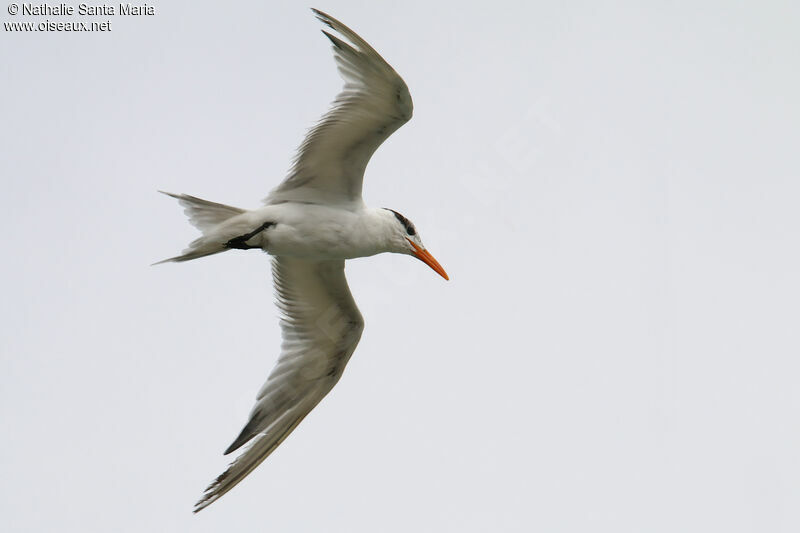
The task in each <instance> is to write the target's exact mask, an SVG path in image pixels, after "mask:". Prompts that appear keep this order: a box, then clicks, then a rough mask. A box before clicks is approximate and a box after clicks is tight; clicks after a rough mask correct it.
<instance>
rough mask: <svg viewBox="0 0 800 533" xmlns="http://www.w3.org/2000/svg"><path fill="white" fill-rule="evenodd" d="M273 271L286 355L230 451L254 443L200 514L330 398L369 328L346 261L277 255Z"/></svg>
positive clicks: (213, 488) (209, 494)
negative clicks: (355, 297) (349, 280)
mask: <svg viewBox="0 0 800 533" xmlns="http://www.w3.org/2000/svg"><path fill="white" fill-rule="evenodd" d="M272 275H273V279H274V282H275V289H276V295H277V303H278V307H279V309H280V311H281V313H282V318H281V329H282V333H283V344H282V346H281V356H280V358H279V359H278V363H277V364H276V365H275V368H273V369H272V372H271V373H270V375H269V378H268V379H267V382H266V383H265V384H264V386H263V387H262V388H261V391H260V392H259V393H258V397H257V401H256V405H255V407H254V408H253V411H252V413H251V414H250V421H249V422H248V423H247V424H246V425H245V427H244V429H242V432H241V434H240V435H239V436H238V437H237V438H236V440H235V441H234V442H233V444H231V445H230V447H228V449H227V450H226V451H225V453H226V454H228V453H230V452H232V451H234V450H236V449H238V448H239V447H241V446H242V445H243V444H245V443H246V442H248V441H250V440H252V442H251V443H250V445H249V446H248V447H247V449H246V450H245V451H244V452H243V453H242V454H241V455H239V457H237V458H236V460H234V461H233V462H232V463H231V464H230V466H229V467H228V469H227V470H226V471H225V472H224V473H222V475H220V476H219V477H218V478H217V479H216V480H214V482H213V483H211V485H209V486H208V488H207V489H206V491H205V493H204V494H203V497H202V498H201V499H200V501H198V502H197V503H196V504H195V509H194V511H195V512H197V511H200V510H201V509H203V508H205V507H207V506H208V505H210V504H212V503H213V502H215V501H216V500H218V499H219V498H220V497H221V496H222V495H223V494H225V493H226V492H228V491H229V490H231V489H232V488H233V487H234V486H235V485H236V484H237V483H239V482H240V481H241V480H242V479H244V478H245V477H246V476H247V474H249V473H250V472H252V471H253V469H254V468H255V467H257V466H258V465H259V464H261V462H262V461H263V460H264V459H266V458H267V456H269V454H271V453H272V452H273V451H274V450H275V448H277V447H278V445H280V443H281V442H283V440H284V439H285V438H286V437H287V436H288V435H289V434H290V433H291V432H292V430H293V429H294V428H295V427H297V425H298V424H299V423H300V422H301V421H302V420H303V418H305V416H306V415H307V414H308V413H309V412H310V411H311V410H312V409H313V408H314V407H315V406H316V405H317V404H318V403H319V401H320V400H322V398H323V397H325V395H326V394H327V393H328V392H329V391H330V390H331V389H332V388H333V386H334V385H335V384H336V382H337V381H339V378H340V377H341V375H342V372H343V371H344V367H345V365H346V364H347V361H348V360H349V359H350V356H351V355H352V354H353V351H354V350H355V348H356V345H357V344H358V341H359V339H360V338H361V332H362V331H363V329H364V320H363V318H362V317H361V313H360V312H359V311H358V308H357V307H356V304H355V302H354V301H353V296H352V294H350V288H349V287H348V286H347V280H346V279H345V276H344V261H306V260H302V259H295V258H289V257H276V258H273V263H272Z"/></svg>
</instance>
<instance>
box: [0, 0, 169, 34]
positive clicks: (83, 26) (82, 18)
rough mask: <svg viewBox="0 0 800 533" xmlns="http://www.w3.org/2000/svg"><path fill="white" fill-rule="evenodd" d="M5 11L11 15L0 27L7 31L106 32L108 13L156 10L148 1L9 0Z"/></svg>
mask: <svg viewBox="0 0 800 533" xmlns="http://www.w3.org/2000/svg"><path fill="white" fill-rule="evenodd" d="M7 11H8V14H9V15H10V16H11V17H12V18H11V19H10V20H5V21H3V29H4V30H5V31H8V32H109V31H111V30H112V22H113V19H112V18H110V17H126V18H138V17H152V16H155V14H156V8H155V6H154V5H152V4H131V3H118V4H86V3H80V4H67V3H64V2H61V3H58V4H48V3H41V4H39V3H25V2H22V3H16V2H12V3H10V4H8V8H7ZM51 17H52V18H51ZM98 17H106V20H97V18H98ZM23 18H24V19H26V20H22V19H23Z"/></svg>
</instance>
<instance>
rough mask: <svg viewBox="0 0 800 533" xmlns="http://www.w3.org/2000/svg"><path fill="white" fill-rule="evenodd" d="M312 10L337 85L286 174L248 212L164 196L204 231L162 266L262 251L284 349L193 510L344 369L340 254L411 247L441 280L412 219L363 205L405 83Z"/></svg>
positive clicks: (346, 350) (346, 305) (262, 452)
mask: <svg viewBox="0 0 800 533" xmlns="http://www.w3.org/2000/svg"><path fill="white" fill-rule="evenodd" d="M312 11H313V12H314V14H315V15H316V16H317V18H318V19H319V20H321V21H322V22H323V23H325V24H326V25H327V26H328V28H329V29H330V30H332V33H329V32H328V31H326V30H322V32H323V33H324V34H325V35H326V36H327V37H328V39H330V41H331V43H333V52H334V58H335V60H336V65H337V67H338V70H339V73H340V74H341V76H342V77H343V78H344V81H345V84H344V88H343V89H342V91H341V92H340V93H339V94H338V96H337V97H336V99H335V100H334V102H333V104H332V106H331V108H330V109H329V110H328V112H327V113H326V114H325V115H324V116H323V117H322V119H320V121H319V122H318V123H317V124H316V126H314V127H313V128H312V129H311V130H310V131H309V133H308V134H307V135H306V137H305V139H304V140H303V142H302V144H301V145H300V148H299V150H298V153H297V155H296V157H295V160H294V164H293V166H292V168H291V170H290V171H289V175H288V177H287V178H286V179H285V180H284V181H283V182H282V183H281V184H280V185H278V186H277V187H276V188H275V189H273V190H272V192H271V193H270V194H269V195H268V196H267V197H266V198H265V199H264V205H263V206H262V207H260V208H257V209H253V210H245V209H239V208H237V207H231V206H228V205H223V204H219V203H215V202H209V201H207V200H202V199H200V198H196V197H194V196H189V195H185V194H171V193H165V194H168V195H169V196H172V197H174V198H177V199H178V201H179V202H180V204H181V205H182V206H183V207H184V208H185V213H186V215H187V216H188V217H189V221H190V222H191V223H192V224H193V225H194V226H196V227H197V228H198V229H199V230H200V231H201V232H202V236H201V237H200V238H198V239H196V240H195V241H193V242H192V243H190V244H189V247H188V248H187V249H185V250H184V251H183V253H182V254H181V255H178V256H176V257H171V258H169V259H165V260H164V261H161V263H164V262H169V261H172V262H180V261H188V260H190V259H197V258H199V257H204V256H208V255H212V254H217V253H220V252H224V251H227V250H231V249H237V250H249V249H261V250H263V251H265V252H267V253H268V254H269V255H271V256H272V275H273V281H274V284H275V290H276V300H277V306H278V308H279V310H280V312H281V321H280V324H281V332H282V338H283V343H282V345H281V353H280V357H279V358H278V361H277V363H276V365H275V367H274V368H273V370H272V371H271V372H270V374H269V377H268V379H267V381H266V383H264V385H263V387H262V388H261V390H260V391H259V393H258V395H257V397H256V404H255V406H254V407H253V410H252V412H251V413H250V419H249V421H248V422H247V424H246V425H245V426H244V429H242V431H241V433H240V434H239V436H238V437H236V439H235V440H234V441H233V443H232V444H231V445H230V446H229V447H228V449H227V450H225V454H226V455H227V454H229V453H231V452H234V451H236V450H238V449H239V448H240V447H242V446H243V445H245V444H247V445H248V446H247V447H246V448H245V450H244V451H243V452H242V453H241V454H240V455H239V456H238V457H237V458H236V459H235V460H234V461H233V462H232V463H231V464H230V466H229V467H228V469H227V470H226V471H225V472H224V473H222V474H221V475H220V476H219V477H217V478H216V480H214V481H213V482H212V483H211V484H210V485H209V486H208V488H207V489H206V491H205V493H204V494H203V496H202V498H201V499H200V501H198V502H197V503H196V504H195V509H194V511H195V512H197V511H200V510H201V509H204V508H205V507H207V506H208V505H210V504H212V503H213V502H215V501H216V500H218V499H219V498H220V497H221V496H222V495H224V494H225V493H226V492H228V491H229V490H231V488H233V487H234V486H235V485H236V484H237V483H239V482H240V481H241V480H242V479H244V478H245V477H246V476H247V475H248V474H249V473H250V472H252V471H253V469H254V468H256V467H257V466H258V465H259V464H260V463H261V462H262V461H263V460H264V459H266V458H267V456H269V455H270V453H272V452H273V451H274V450H275V448H277V447H278V445H280V444H281V442H283V440H284V439H285V438H286V437H287V436H288V435H289V434H290V433H291V432H292V430H294V428H296V427H297V425H298V424H299V423H300V422H301V421H302V420H303V418H304V417H305V416H306V415H308V413H309V412H310V411H311V410H312V409H313V408H314V407H315V406H316V405H317V404H318V403H319V402H320V400H322V398H323V397H325V395H326V394H327V393H328V392H330V390H331V389H332V388H333V386H334V385H335V384H336V382H337V381H338V380H339V378H340V377H341V376H342V372H343V371H344V367H345V365H346V364H347V361H348V360H349V359H350V356H351V355H352V354H353V351H354V350H355V348H356V345H357V344H358V341H359V339H360V338H361V333H362V331H363V329H364V320H363V318H362V316H361V313H360V312H359V310H358V307H356V304H355V302H354V301H353V296H352V294H351V293H350V289H349V287H348V286H347V280H346V279H345V275H344V262H345V260H346V259H352V258H355V257H367V256H371V255H375V254H379V253H383V252H393V253H400V254H408V255H412V256H415V257H417V258H419V259H420V260H422V261H423V262H424V263H425V264H427V265H428V266H430V267H431V268H432V269H433V270H434V271H435V272H436V273H438V274H439V275H441V276H442V277H443V278H445V279H448V277H447V273H446V272H445V271H444V269H443V268H442V266H441V265H440V264H439V263H438V261H436V259H434V257H433V256H432V255H431V254H430V252H428V250H427V249H426V248H425V246H424V245H423V244H422V240H421V239H420V236H419V233H418V232H417V230H416V228H415V227H414V224H412V223H411V221H410V220H408V219H407V218H406V217H404V216H403V215H401V214H400V213H398V212H397V211H394V210H391V209H384V208H371V207H367V206H366V205H365V204H364V201H363V200H362V198H361V186H362V182H363V178H364V169H365V168H366V166H367V163H368V162H369V159H370V157H371V156H372V154H373V153H374V152H375V150H376V149H377V148H378V147H379V146H380V145H381V143H383V141H385V140H386V139H387V138H388V137H389V136H390V135H391V134H392V133H394V131H396V130H397V129H398V128H399V127H400V126H402V125H403V124H405V123H406V122H408V120H409V119H410V118H411V114H412V109H413V105H412V102H411V95H410V94H409V92H408V87H407V86H406V84H405V82H404V81H403V79H402V78H401V77H400V76H399V75H398V74H397V72H395V71H394V69H393V68H392V67H391V66H390V65H389V64H388V63H387V62H386V61H385V60H384V59H383V58H382V57H381V56H380V55H379V54H378V53H377V52H376V51H375V50H374V49H373V48H372V47H371V46H370V45H369V44H367V42H366V41H365V40H364V39H362V38H361V37H359V36H358V35H357V34H356V33H355V32H354V31H353V30H351V29H350V28H348V27H347V26H345V25H344V24H342V23H341V22H339V21H338V20H336V19H335V18H333V17H331V16H330V15H327V14H326V13H323V12H322V11H318V10H316V9H314V10H312Z"/></svg>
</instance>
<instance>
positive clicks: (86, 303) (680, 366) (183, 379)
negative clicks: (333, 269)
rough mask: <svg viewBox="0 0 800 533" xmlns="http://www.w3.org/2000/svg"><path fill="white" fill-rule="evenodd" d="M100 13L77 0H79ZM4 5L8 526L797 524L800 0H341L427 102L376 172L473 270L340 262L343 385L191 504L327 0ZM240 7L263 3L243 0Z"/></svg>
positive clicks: (301, 109)
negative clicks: (49, 26) (189, 204)
mask: <svg viewBox="0 0 800 533" xmlns="http://www.w3.org/2000/svg"><path fill="white" fill-rule="evenodd" d="M67 3H68V5H73V6H75V7H76V9H77V5H78V4H77V3H74V2H73V3H70V2H67ZM151 5H154V6H155V14H154V15H152V16H139V17H125V16H119V15H115V16H101V17H97V18H89V19H87V18H85V17H83V18H80V17H78V16H77V15H75V16H73V17H63V18H62V17H57V16H50V17H48V16H40V17H35V16H22V15H21V14H19V15H16V16H11V15H9V14H8V10H7V4H4V5H3V6H2V15H0V19H1V20H2V22H3V23H5V22H9V21H13V22H18V21H34V22H36V23H37V24H38V23H40V22H42V21H44V20H50V21H76V20H83V21H106V20H109V21H111V23H112V25H111V28H112V30H111V31H110V32H104V33H103V32H94V33H66V32H33V33H13V32H10V31H8V30H7V29H5V28H4V29H3V30H2V31H0V69H2V83H0V85H1V86H2V89H1V90H0V96H2V98H0V112H1V113H2V114H0V117H2V118H1V119H0V120H2V124H3V126H2V128H0V146H2V148H0V178H1V179H2V184H3V193H2V195H0V206H1V207H2V209H0V219H1V220H2V227H3V229H4V231H3V245H2V246H3V250H4V251H3V260H2V262H0V269H2V277H1V278H0V279H2V281H0V283H2V287H0V290H2V298H0V324H2V335H0V423H1V424H2V434H3V436H2V438H0V479H2V482H0V530H2V531H9V532H27V531H31V532H38V531H58V532H81V533H86V532H103V533H107V532H112V531H113V532H137V533H138V532H142V531H165V532H184V531H187V532H193V533H194V532H197V533H199V532H212V531H281V532H291V531H326V532H329V531H341V532H354V531H392V532H394V531H397V532H400V531H403V532H406V531H437V532H438V531H459V532H467V531H504V532H505V531H510V532H530V531H544V532H580V533H585V532H589V531H591V532H601V531H602V532H614V533H620V532H628V531H629V532H643V531H646V532H665V533H666V532H669V533H672V532H677V531H680V532H698V533H700V532H702V533H707V532H709V531H725V532H759V533H761V532H764V531H770V532H795V531H798V530H800V507H798V505H797V502H798V501H800V388H799V387H798V386H797V384H798V381H799V380H800V362H799V361H798V356H799V355H800V335H799V332H800V328H798V323H799V322H800V304H798V301H800V281H798V271H800V250H799V248H798V229H800V155H799V154H800V126H799V125H800V103H799V101H798V95H800V68H799V63H800V55H799V54H798V50H800V37H799V36H798V35H800V34H798V27H800V9H798V4H797V3H796V2H766V3H762V2H721V1H720V2H707V1H706V2H684V3H676V2H645V3H643V2H625V3H613V2H611V3H605V4H604V5H602V6H601V5H600V4H598V3H597V2H569V3H565V2H546V3H542V2H535V1H527V2H518V3H508V2H488V3H487V2H435V3H432V2H428V1H420V2H417V1H406V2H393V3H378V2H364V1H362V2H356V1H346V2H328V3H326V4H318V5H316V6H315V7H318V8H320V9H322V10H324V11H328V12H329V13H331V14H332V15H333V16H335V17H337V18H339V19H341V20H342V21H343V22H345V23H346V24H347V25H349V26H351V27H352V28H353V29H355V30H356V31H357V32H359V33H360V34H361V35H362V36H363V37H364V38H366V39H367V40H368V41H369V42H370V43H371V44H372V45H373V46H374V47H375V48H376V49H377V50H378V51H379V52H380V53H381V54H382V55H383V56H384V57H385V58H386V59H387V60H388V61H389V62H390V63H391V64H392V65H393V66H394V67H395V69H396V70H397V71H398V72H399V73H400V74H401V75H402V76H403V77H404V79H405V80H406V82H407V83H408V86H409V88H410V90H411V94H412V96H413V99H414V104H415V116H414V119H413V120H412V121H411V122H410V123H409V124H407V125H406V126H405V127H403V128H402V129H401V130H399V131H398V132H397V133H396V134H395V135H394V136H392V137H391V138H390V139H389V141H388V142H387V143H386V144H385V145H384V146H383V147H382V148H381V149H380V150H378V152H377V154H376V155H375V157H374V158H373V160H372V162H371V163H370V166H369V167H368V169H367V175H366V179H365V187H364V197H365V200H366V201H367V203H368V204H371V205H375V206H386V207H391V208H394V209H397V210H398V211H400V212H402V213H403V214H405V215H406V216H408V217H409V218H410V219H411V220H413V221H414V223H415V224H416V226H417V228H418V229H419V231H420V234H421V236H422V238H423V239H424V241H425V243H426V244H427V246H428V248H429V249H430V250H431V251H432V252H433V254H434V255H435V256H436V257H437V259H439V261H440V262H441V263H442V265H443V266H444V267H445V268H446V269H447V272H448V273H449V274H450V276H451V281H450V282H445V281H444V280H442V279H441V278H440V277H438V276H437V275H436V274H435V273H434V272H432V271H431V270H430V269H429V268H427V267H426V266H425V265H423V264H422V263H420V262H418V261H414V260H412V259H411V258H409V257H406V256H398V255H385V256H380V257H373V258H369V259H359V260H354V261H351V262H349V263H348V267H347V275H348V279H349V280H350V285H351V288H352V291H353V293H354V295H355V298H356V301H357V302H358V305H359V306H360V308H361V311H362V313H363V314H364V316H365V319H366V330H365V332H364V335H363V338H362V340H361V344H360V345H359V347H358V349H357V350H356V352H355V354H354V356H353V358H352V360H351V362H350V364H349V366H348V367H347V370H346V371H345V374H344V377H343V378H342V380H341V381H340V382H339V384H338V385H337V387H336V388H335V389H334V390H333V392H332V393H331V394H330V395H329V396H328V397H327V398H326V399H325V400H323V402H322V403H321V404H320V405H319V406H318V407H317V409H315V410H314V411H313V412H312V413H311V415H310V416H309V417H308V418H306V420H305V421H304V422H303V423H302V424H301V425H300V426H299V428H298V429H297V431H295V432H294V434H292V435H291V436H290V437H289V438H288V439H287V440H286V442H285V443H284V444H283V445H282V446H281V447H280V448H279V449H278V450H277V451H276V452H275V453H274V454H273V455H272V456H271V457H269V459H268V460H267V461H266V462H265V463H264V464H262V465H261V466H260V467H259V468H258V469H257V470H256V471H255V472H254V473H253V474H252V475H251V476H250V477H249V478H247V479H246V480H245V481H244V482H243V483H241V484H240V485H238V486H237V487H236V488H235V489H234V490H233V491H231V492H230V493H229V494H227V495H226V496H225V497H224V498H222V499H221V500H220V501H219V502H217V503H215V504H214V505H212V506H211V507H210V508H208V509H207V510H205V511H203V512H202V513H200V514H198V515H192V513H191V510H192V505H193V503H194V502H195V501H196V500H197V499H198V497H199V496H200V495H201V493H202V491H203V489H204V488H205V486H206V485H207V484H208V483H209V482H210V481H211V480H212V479H213V478H214V477H215V476H217V475H218V474H219V473H221V472H222V471H223V470H224V468H225V466H226V465H227V462H228V458H226V457H223V456H222V451H223V450H224V449H225V448H226V447H227V446H228V444H230V442H231V441H232V439H233V438H234V437H235V436H236V435H237V434H238V432H239V430H240V429H241V427H242V425H243V424H244V422H245V421H246V418H247V415H248V413H249V410H250V408H251V405H252V401H253V399H254V397H255V394H256V392H257V391H258V389H259V387H260V386H261V384H262V382H263V381H264V380H265V378H266V376H267V373H268V372H269V370H270V368H271V366H272V365H273V363H274V361H275V359H276V358H277V355H278V352H279V346H280V337H279V330H278V323H277V311H276V310H275V308H274V307H273V304H272V286H271V279H270V269H269V261H268V260H267V257H265V256H263V254H261V253H259V252H257V251H249V252H241V251H235V252H230V253H226V254H222V255H220V256H215V257H211V258H206V259H202V260H198V261H194V262H191V263H185V264H168V265H161V266H158V267H150V266H149V265H150V263H152V262H154V261H156V260H159V259H163V258H165V257H169V256H172V255H175V254H176V253H177V252H179V251H180V250H181V249H182V248H183V247H184V246H185V245H186V244H187V243H188V242H189V241H190V240H191V239H193V238H194V237H195V236H196V235H197V233H196V230H195V229H194V228H192V227H191V226H190V225H189V224H188V222H187V221H186V220H185V217H184V215H183V214H182V212H181V209H180V208H179V206H178V205H177V204H176V202H175V201H174V200H172V199H170V198H167V197H164V196H162V195H159V194H157V193H156V190H157V189H163V190H167V191H173V192H178V193H180V192H185V193H189V194H193V195H197V196H200V197H203V198H208V199H212V200H215V201H220V202H224V203H229V204H232V205H237V206H241V207H248V208H250V207H256V206H258V205H259V202H260V199H261V198H263V197H264V196H265V195H266V193H267V192H268V191H269V190H270V189H271V188H272V187H273V186H275V185H276V184H277V183H278V182H279V181H280V180H281V179H282V178H283V176H284V175H285V172H286V169H287V168H288V167H289V164H290V161H291V158H292V156H293V153H294V150H295V148H296V147H297V145H298V144H299V143H300V141H301V140H302V138H303V135H304V132H305V131H306V129H307V128H308V127H309V126H311V125H312V124H313V122H314V121H315V120H316V119H317V118H318V117H319V116H320V115H321V114H322V113H323V112H324V111H325V110H326V109H327V106H328V104H329V102H330V101H331V100H332V99H333V97H334V95H335V94H336V92H337V91H338V90H339V88H340V87H341V80H340V79H339V78H338V75H337V73H336V70H335V66H334V63H333V60H332V57H331V52H330V49H329V43H328V42H327V40H326V39H325V38H324V37H323V36H322V34H321V33H320V32H319V30H320V28H321V24H320V23H319V22H318V21H316V20H315V19H314V17H313V16H312V14H311V12H310V11H309V10H308V9H307V6H305V5H289V3H281V5H277V3H276V5H273V3H272V2H263V1H262V2H237V3H235V6H234V5H233V3H230V4H226V3H221V2H204V1H188V0H187V1H170V2H156V3H154V4H151ZM239 6H240V7H239Z"/></svg>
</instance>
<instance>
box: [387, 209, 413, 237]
mask: <svg viewBox="0 0 800 533" xmlns="http://www.w3.org/2000/svg"><path fill="white" fill-rule="evenodd" d="M384 209H386V208H384ZM389 211H391V212H392V213H394V217H395V218H396V219H397V220H399V221H400V224H402V225H403V227H404V228H406V233H408V234H409V235H416V234H417V230H416V229H415V228H414V224H412V223H411V221H410V220H408V219H407V218H406V217H404V216H403V215H401V214H400V213H398V212H397V211H395V210H394V209H389Z"/></svg>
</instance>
